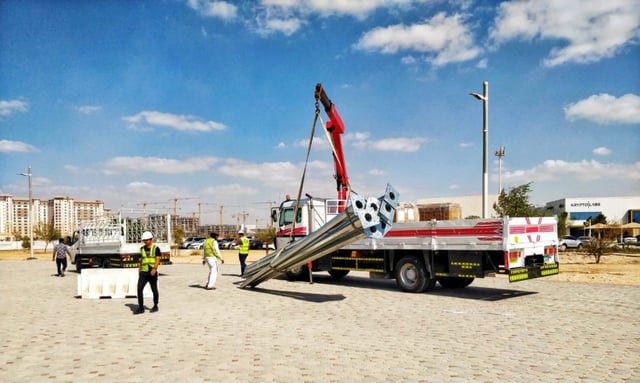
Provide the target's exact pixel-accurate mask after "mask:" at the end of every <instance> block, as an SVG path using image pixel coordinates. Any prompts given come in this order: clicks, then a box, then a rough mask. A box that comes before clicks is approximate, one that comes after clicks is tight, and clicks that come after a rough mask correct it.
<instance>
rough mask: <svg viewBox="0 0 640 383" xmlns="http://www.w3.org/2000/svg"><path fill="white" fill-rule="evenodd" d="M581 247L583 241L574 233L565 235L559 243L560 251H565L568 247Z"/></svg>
mask: <svg viewBox="0 0 640 383" xmlns="http://www.w3.org/2000/svg"><path fill="white" fill-rule="evenodd" d="M581 247H582V242H581V241H580V240H579V239H578V238H576V237H574V236H572V235H565V236H564V238H562V239H561V240H560V243H559V244H558V248H559V249H560V251H565V250H567V249H580V248H581Z"/></svg>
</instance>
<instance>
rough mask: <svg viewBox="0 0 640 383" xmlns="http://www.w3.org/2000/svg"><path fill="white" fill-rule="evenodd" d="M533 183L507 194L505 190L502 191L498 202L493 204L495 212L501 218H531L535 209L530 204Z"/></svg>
mask: <svg viewBox="0 0 640 383" xmlns="http://www.w3.org/2000/svg"><path fill="white" fill-rule="evenodd" d="M530 191H531V182H529V183H527V184H524V185H520V186H516V187H513V188H511V189H509V193H506V192H505V191H504V189H502V190H501V191H500V195H499V196H498V201H497V202H495V203H494V204H493V210H495V212H496V213H498V216H500V217H506V216H509V217H530V216H532V215H533V214H532V213H533V211H534V207H533V205H531V204H530V203H529V192H530Z"/></svg>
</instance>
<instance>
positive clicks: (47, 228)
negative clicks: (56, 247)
mask: <svg viewBox="0 0 640 383" xmlns="http://www.w3.org/2000/svg"><path fill="white" fill-rule="evenodd" d="M33 232H34V234H35V235H36V237H38V238H40V239H42V240H43V241H45V244H44V251H45V252H46V251H47V247H49V243H51V242H52V241H56V240H58V239H59V238H60V237H61V235H60V232H59V231H58V229H56V228H55V227H53V225H49V224H47V223H44V222H40V223H38V225H37V226H36V227H35V229H34V230H33Z"/></svg>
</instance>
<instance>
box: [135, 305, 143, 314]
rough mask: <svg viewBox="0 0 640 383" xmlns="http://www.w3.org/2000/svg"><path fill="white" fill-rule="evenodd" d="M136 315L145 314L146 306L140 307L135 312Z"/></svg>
mask: <svg viewBox="0 0 640 383" xmlns="http://www.w3.org/2000/svg"><path fill="white" fill-rule="evenodd" d="M133 313H134V314H144V306H138V309H137V310H136V311H134V312H133Z"/></svg>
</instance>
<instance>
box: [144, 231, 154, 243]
mask: <svg viewBox="0 0 640 383" xmlns="http://www.w3.org/2000/svg"><path fill="white" fill-rule="evenodd" d="M152 238H153V234H151V232H150V231H145V232H144V233H142V240H143V241H144V240H147V239H152Z"/></svg>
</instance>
